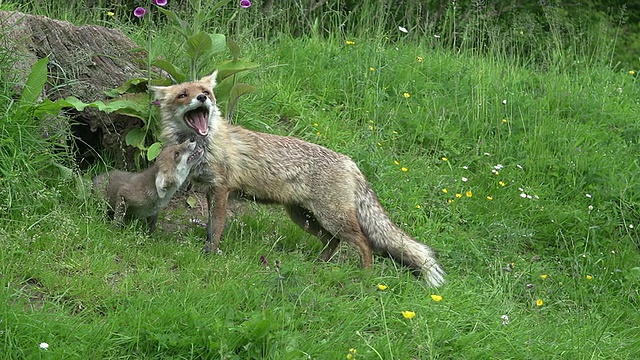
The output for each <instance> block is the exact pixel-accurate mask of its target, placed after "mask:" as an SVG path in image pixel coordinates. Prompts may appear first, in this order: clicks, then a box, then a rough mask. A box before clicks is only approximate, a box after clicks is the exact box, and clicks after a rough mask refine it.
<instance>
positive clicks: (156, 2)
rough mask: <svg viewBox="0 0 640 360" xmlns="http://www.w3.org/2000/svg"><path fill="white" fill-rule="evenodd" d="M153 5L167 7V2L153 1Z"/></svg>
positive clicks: (164, 0)
mask: <svg viewBox="0 0 640 360" xmlns="http://www.w3.org/2000/svg"><path fill="white" fill-rule="evenodd" d="M153 3H154V4H156V5H158V6H165V5H167V0H153Z"/></svg>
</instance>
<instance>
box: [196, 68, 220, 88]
mask: <svg viewBox="0 0 640 360" xmlns="http://www.w3.org/2000/svg"><path fill="white" fill-rule="evenodd" d="M217 78H218V70H217V69H216V70H215V71H214V72H213V73H212V74H211V75H209V76H205V77H203V78H202V79H200V81H202V82H205V83H207V82H208V83H209V84H210V85H211V88H212V89H213V88H215V87H216V85H218V81H217Z"/></svg>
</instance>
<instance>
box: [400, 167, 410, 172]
mask: <svg viewBox="0 0 640 360" xmlns="http://www.w3.org/2000/svg"><path fill="white" fill-rule="evenodd" d="M400 170H402V172H407V171H409V169H407V168H406V167H403V168H400Z"/></svg>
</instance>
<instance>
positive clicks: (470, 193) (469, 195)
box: [465, 190, 473, 197]
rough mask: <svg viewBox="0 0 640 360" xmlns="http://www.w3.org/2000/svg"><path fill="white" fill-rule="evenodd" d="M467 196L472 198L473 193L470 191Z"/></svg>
mask: <svg viewBox="0 0 640 360" xmlns="http://www.w3.org/2000/svg"><path fill="white" fill-rule="evenodd" d="M465 195H467V197H472V196H473V193H472V192H471V190H469V191H467V193H466V194H465Z"/></svg>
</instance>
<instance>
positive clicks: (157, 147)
mask: <svg viewBox="0 0 640 360" xmlns="http://www.w3.org/2000/svg"><path fill="white" fill-rule="evenodd" d="M161 151H162V143H159V142H154V143H153V144H151V146H149V148H148V149H147V160H149V161H151V160H153V159H155V158H156V157H158V155H160V152H161Z"/></svg>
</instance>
